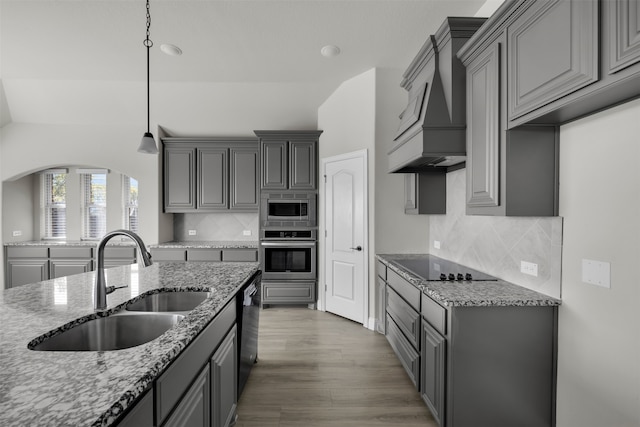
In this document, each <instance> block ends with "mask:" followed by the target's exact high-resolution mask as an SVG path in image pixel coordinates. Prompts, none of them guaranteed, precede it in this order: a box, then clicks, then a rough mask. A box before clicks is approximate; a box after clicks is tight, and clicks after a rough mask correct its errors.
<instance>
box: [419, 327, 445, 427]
mask: <svg viewBox="0 0 640 427" xmlns="http://www.w3.org/2000/svg"><path fill="white" fill-rule="evenodd" d="M421 334H422V335H421V342H422V348H421V350H420V360H421V366H420V372H421V378H420V384H421V387H420V395H421V396H422V400H424V402H425V403H426V404H427V406H428V407H429V410H430V411H431V414H432V415H433V417H434V418H435V420H436V422H437V423H438V424H439V425H443V421H444V418H443V417H444V405H445V383H446V350H447V341H446V339H445V338H444V337H443V336H442V335H440V334H439V333H438V331H436V330H435V329H434V328H433V327H431V325H429V323H428V322H427V321H425V320H423V321H422V330H421Z"/></svg>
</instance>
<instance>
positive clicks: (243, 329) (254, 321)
mask: <svg viewBox="0 0 640 427" xmlns="http://www.w3.org/2000/svg"><path fill="white" fill-rule="evenodd" d="M261 282H262V272H260V271H258V273H256V275H254V276H253V278H252V280H251V281H249V282H248V283H247V284H246V285H245V286H244V287H243V288H242V290H241V291H240V292H239V293H238V300H237V303H238V309H239V310H240V313H242V314H241V315H240V316H238V318H239V320H240V325H239V328H238V330H239V331H240V334H239V335H240V336H239V343H240V351H239V352H238V366H239V367H240V369H239V373H238V398H240V395H241V394H242V390H243V389H244V386H245V385H246V384H247V380H248V379H249V374H250V373H251V368H252V367H253V365H254V364H255V363H257V362H258V325H259V320H260V298H261V294H262V292H261V290H260V286H261Z"/></svg>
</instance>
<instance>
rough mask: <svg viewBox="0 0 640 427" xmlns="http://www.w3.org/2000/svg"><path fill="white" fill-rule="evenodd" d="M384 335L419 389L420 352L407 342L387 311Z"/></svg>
mask: <svg viewBox="0 0 640 427" xmlns="http://www.w3.org/2000/svg"><path fill="white" fill-rule="evenodd" d="M385 329H386V337H387V341H389V344H390V345H391V348H392V349H393V351H394V353H395V354H396V356H398V360H399V361H400V364H401V365H402V367H403V368H404V370H405V372H406V373H407V375H408V376H409V379H410V380H411V382H412V383H413V385H414V386H415V387H416V389H418V390H420V353H419V352H418V351H417V350H416V348H415V347H414V346H412V345H411V343H409V341H408V340H407V338H406V337H405V336H404V334H403V333H402V331H401V330H400V328H398V325H397V324H396V323H395V322H394V321H393V318H392V317H391V316H389V314H388V313H387V319H386V327H385Z"/></svg>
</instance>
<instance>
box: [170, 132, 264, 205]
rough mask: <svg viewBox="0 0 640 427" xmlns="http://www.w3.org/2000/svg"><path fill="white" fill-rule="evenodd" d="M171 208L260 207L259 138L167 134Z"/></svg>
mask: <svg viewBox="0 0 640 427" xmlns="http://www.w3.org/2000/svg"><path fill="white" fill-rule="evenodd" d="M162 141H163V143H164V156H165V158H164V208H165V212H168V213H184V212H221V211H253V212H255V211H257V210H258V204H259V203H258V167H259V164H258V155H259V154H258V153H259V149H258V141H257V139H255V138H217V137H208V138H177V137H170V138H163V140H162Z"/></svg>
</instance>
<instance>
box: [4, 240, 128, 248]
mask: <svg viewBox="0 0 640 427" xmlns="http://www.w3.org/2000/svg"><path fill="white" fill-rule="evenodd" d="M125 239H126V240H123V241H118V239H111V240H110V241H109V243H107V245H108V246H131V247H135V246H136V245H135V243H133V242H132V241H131V240H130V239H128V238H125ZM4 245H5V246H33V247H49V246H81V247H93V248H95V247H96V246H98V242H97V241H92V240H28V241H25V242H6V243H5V244H4Z"/></svg>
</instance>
